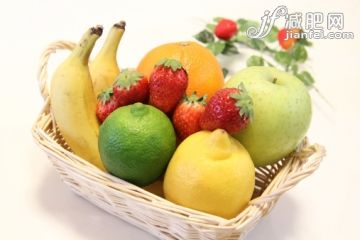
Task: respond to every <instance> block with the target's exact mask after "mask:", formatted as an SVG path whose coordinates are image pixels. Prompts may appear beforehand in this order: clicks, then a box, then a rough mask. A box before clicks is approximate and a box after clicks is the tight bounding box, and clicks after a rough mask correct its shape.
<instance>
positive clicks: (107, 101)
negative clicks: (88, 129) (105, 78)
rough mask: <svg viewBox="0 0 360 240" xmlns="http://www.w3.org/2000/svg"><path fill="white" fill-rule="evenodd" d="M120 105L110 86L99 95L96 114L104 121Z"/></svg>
mask: <svg viewBox="0 0 360 240" xmlns="http://www.w3.org/2000/svg"><path fill="white" fill-rule="evenodd" d="M118 107H119V105H118V102H117V101H116V99H115V98H114V95H113V91H112V88H109V89H107V90H105V91H103V92H102V93H100V94H99V96H98V104H97V106H96V116H97V118H98V119H99V121H100V122H101V123H102V122H103V121H105V119H106V118H107V117H108V116H109V115H110V113H112V112H113V111H115V109H117V108H118Z"/></svg>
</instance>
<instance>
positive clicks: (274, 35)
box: [264, 26, 279, 43]
mask: <svg viewBox="0 0 360 240" xmlns="http://www.w3.org/2000/svg"><path fill="white" fill-rule="evenodd" d="M278 32H279V29H278V28H277V27H275V26H274V27H272V28H271V31H270V33H269V35H267V36H266V37H265V38H264V40H265V41H268V42H271V43H273V42H276V41H277V35H278Z"/></svg>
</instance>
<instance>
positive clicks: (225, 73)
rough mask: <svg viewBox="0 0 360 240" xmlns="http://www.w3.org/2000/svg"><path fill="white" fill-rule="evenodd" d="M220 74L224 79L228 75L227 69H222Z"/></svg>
mask: <svg viewBox="0 0 360 240" xmlns="http://www.w3.org/2000/svg"><path fill="white" fill-rule="evenodd" d="M222 72H223V75H224V78H225V77H226V76H227V75H228V73H229V69H227V68H222Z"/></svg>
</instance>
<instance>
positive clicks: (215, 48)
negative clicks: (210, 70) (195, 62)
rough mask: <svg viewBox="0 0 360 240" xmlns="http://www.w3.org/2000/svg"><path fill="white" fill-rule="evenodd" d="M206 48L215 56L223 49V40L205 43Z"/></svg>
mask: <svg viewBox="0 0 360 240" xmlns="http://www.w3.org/2000/svg"><path fill="white" fill-rule="evenodd" d="M207 48H208V49H209V50H210V51H211V52H212V53H213V54H214V55H215V56H216V55H219V54H220V53H222V52H223V51H224V49H225V42H221V41H217V42H210V43H209V44H208V45H207Z"/></svg>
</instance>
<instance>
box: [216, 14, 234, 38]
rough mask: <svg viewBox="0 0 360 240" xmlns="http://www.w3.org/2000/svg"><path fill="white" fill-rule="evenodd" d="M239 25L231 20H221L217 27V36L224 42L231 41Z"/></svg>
mask: <svg viewBox="0 0 360 240" xmlns="http://www.w3.org/2000/svg"><path fill="white" fill-rule="evenodd" d="M237 30H238V29H237V24H236V22H234V21H233V20H230V19H221V20H220V21H219V22H218V24H217V25H216V27H215V30H214V32H215V35H216V36H217V37H218V38H219V39H222V40H229V39H230V38H232V37H233V36H234V35H235V34H236V32H237Z"/></svg>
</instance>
